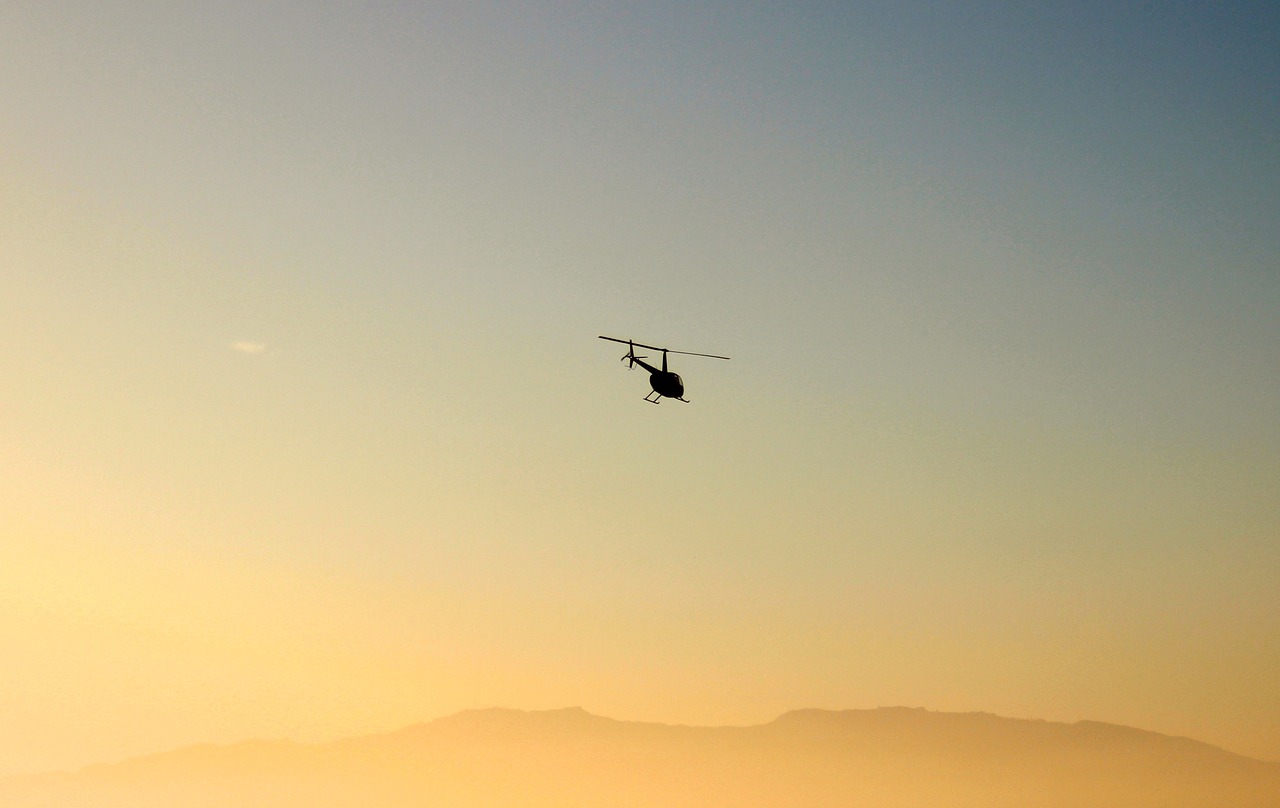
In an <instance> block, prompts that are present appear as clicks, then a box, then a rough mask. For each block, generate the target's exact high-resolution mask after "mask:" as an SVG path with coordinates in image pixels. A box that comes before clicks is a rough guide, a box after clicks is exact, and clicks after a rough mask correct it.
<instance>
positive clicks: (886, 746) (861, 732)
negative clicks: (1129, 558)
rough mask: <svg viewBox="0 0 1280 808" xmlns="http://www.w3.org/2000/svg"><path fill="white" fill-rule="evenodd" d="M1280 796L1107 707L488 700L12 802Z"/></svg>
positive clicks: (1240, 760)
mask: <svg viewBox="0 0 1280 808" xmlns="http://www.w3.org/2000/svg"><path fill="white" fill-rule="evenodd" d="M854 805H869V806H878V807H879V808H907V806H911V808H951V807H953V806H954V807H955V808H960V807H961V806H964V807H966V808H967V807H969V806H972V808H1001V807H1002V806H1009V808H1013V806H1017V807H1018V808H1035V807H1036V806H1046V807H1048V806H1053V807H1054V808H1079V807H1080V806H1088V807H1090V808H1108V807H1109V806H1114V807H1115V808H1145V807H1146V806H1150V807H1151V808H1154V807H1155V806H1160V808H1183V807H1184V806H1186V807H1187V808H1190V806H1204V808H1209V806H1213V808H1221V807H1222V806H1232V807H1233V808H1263V807H1265V808H1280V763H1265V762H1261V761H1256V760H1251V759H1249V758H1245V757H1241V756H1239V755H1234V754H1231V753H1229V752H1226V751H1224V750H1222V749H1218V748H1216V747H1213V746H1210V745H1208V744H1204V743H1200V742H1197V741H1193V740H1189V739H1186V738H1174V737H1169V736H1166V735H1159V734H1156V733H1153V732H1145V731H1142V730H1137V729H1132V728H1129V727H1121V726H1115V725H1110V724H1101V723H1096V722H1089V721H1084V722H1079V723H1076V724H1060V723H1052V722H1048V721H1028V720H1020V719H1010V718H1001V717H998V716H994V715H988V714H985V713H938V712H931V711H928V710H918V709H908V708H902V707H894V708H883V709H878V710H845V711H839V712H832V711H825V710H800V711H796V712H791V713H787V714H785V715H783V716H781V717H780V718H778V719H776V720H774V721H772V722H770V723H768V724H762V725H759V726H752V727H688V726H672V725H666V724H647V723H637V722H627V721H614V720H612V719H608V718H601V717H599V716H595V715H591V714H589V713H587V712H585V711H583V710H580V709H576V708H572V709H566V710H551V711H545V712H521V711H517V710H502V709H492V710H474V711H468V712H463V713H459V714H457V715H454V716H450V717H448V718H442V719H440V720H438V721H432V722H430V723H426V724H419V725H415V726H411V727H408V728H406V729H403V730H399V731H397V732H392V733H388V734H384V735H372V736H367V737H361V738H352V739H349V740H344V741H338V742H334V743H328V744H315V745H307V744H297V743H291V742H265V741H253V742H247V743H241V744H233V745H229V746H213V745H203V746H194V747H190V748H187V749H180V750H177V751H174V752H166V753H163V754H158V755H151V756H148V757H141V758H134V759H132V760H127V761H124V762H122V763H115V764H104V765H96V766H90V767H88V768H86V769H83V770H81V771H78V772H74V773H63V774H49V775H39V776H32V777H20V778H8V779H4V780H0V806H4V808H55V806H56V808H90V806H92V808H111V807H113V806H120V808H124V807H125V806H128V808H173V806H183V808H214V807H215V806H217V808H222V807H223V806H226V808H232V807H233V806H234V808H259V807H261V808H268V807H269V808H292V807H293V806H298V807H299V808H301V807H302V806H306V807H307V808H339V807H341V808H348V807H351V808H354V806H361V808H365V807H366V806H377V807H378V808H401V807H404V808H407V807H408V806H423V807H424V808H425V807H427V806H430V808H451V807H452V806H466V807H467V808H471V807H472V806H475V808H504V807H505V806H510V807H511V808H516V806H519V807H520V808H542V807H543V806H546V808H551V806H555V807H556V808H565V807H566V806H573V807H574V808H586V807H587V806H608V807H609V808H621V807H622V806H664V808H678V807H684V806H688V808H694V806H697V808H715V807H716V806H733V808H756V807H757V806H759V807H760V808H763V807H764V806H769V808H782V807H784V806H789V807H794V808H810V807H814V808H817V807H818V806H841V807H842V808H843V807H844V806H854Z"/></svg>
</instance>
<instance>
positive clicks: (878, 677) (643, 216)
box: [0, 0, 1280, 773]
mask: <svg viewBox="0 0 1280 808" xmlns="http://www.w3.org/2000/svg"><path fill="white" fill-rule="evenodd" d="M1278 42H1280V11H1278V10H1277V7H1276V6H1275V4H1273V3H1264V2H1258V3H1232V2H1224V3H1212V4H1210V3H1182V2H1163V3H1115V2H1096V3H1095V2H1077V3H1067V4H1058V3H1024V4H1003V3H1001V4H995V3H958V2H957V3H902V2H885V3H878V2H871V3H862V4H829V3H815V4H807V5H802V6H801V7H800V8H792V7H790V6H786V5H785V4H774V3H744V2H738V3H665V2H662V3H645V4H624V3H591V4H569V3H557V4H543V3H512V4H487V3H474V2H459V3H410V2H377V3H365V4H315V3H303V2H281V3H269V4H264V3H259V2H242V1H241V0H228V1H227V2H221V3H200V4H196V3H171V2H134V1H133V0H118V1H117V2H110V3H97V2H65V3H36V2H14V3H5V4H4V6H3V8H0V108H3V109H4V110H5V112H4V113H3V115H0V207H2V209H0V245H3V251H2V256H3V257H2V258H0V279H2V280H3V289H2V292H0V349H2V350H3V362H4V375H3V382H2V384H3V399H2V401H3V404H2V405H0V407H2V408H0V415H2V416H3V417H0V646H3V648H5V649H6V653H5V657H6V661H5V662H4V664H2V665H0V773H6V772H19V771H34V770H40V769H48V768H59V767H71V766H79V765H83V764H85V763H89V762H95V761H101V760H112V759H118V758H120V757H124V756H128V755H133V754H141V753H145V752H150V751H157V750H161V749H167V748H172V747H176V746H181V745H185V744H190V743H195V742H203V741H219V742H224V741H233V740H239V739H244V738H250V737H290V738H295V739H298V740H321V739H329V738H336V737H341V736H347V735H354V734H359V733H365V732H375V731H384V730H389V729H393V728H396V727H399V726H402V725H405V724H408V723H412V722H415V721H419V720H425V719H430V718H434V717H437V716H440V715H445V714H448V713H452V712H456V711H458V710H461V709H466V708H472V707H486V706H493V705H499V706H506V707H515V708H522V709H543V708H551V707H561V706H566V705H581V706H583V707H585V708H586V709H588V710H590V711H592V712H596V713H600V714H604V715H608V716H611V717H615V718H624V719H636V720H656V721H667V722H678V723H695V724H720V723H731V724H749V723H756V722H762V721H766V720H769V719H771V718H773V717H774V716H775V715H777V714H778V713H781V712H783V711H785V710H788V709H792V708H797V707H825V708H868V707H876V706H881V705H910V706H923V707H929V708H932V709H939V710H953V711H968V710H983V711H990V712H995V713H999V714H1002V715H1008V716H1014V717H1034V718H1044V719H1050V720H1061V721H1074V720H1079V719H1094V720H1101V721H1109V722H1115V723H1121V724H1131V725H1135V726H1140V727H1143V728H1146V729H1151V730H1155V731H1159V732H1165V733H1170V734H1175V735H1189V736H1193V737H1196V738H1199V739H1202V740H1205V741H1209V742H1211V743H1215V744H1219V745H1222V746H1225V747H1227V748H1229V749H1231V750H1233V751H1237V752H1242V753H1245V754H1249V755H1253V756H1256V757H1262V758H1267V759H1272V760H1280V587H1278V586H1277V585H1276V581H1277V580H1280V482H1278V481H1280V417H1278V416H1280V361H1278V360H1277V357H1280V45H1278V44H1277V43H1278ZM597 334H611V335H614V336H620V337H624V338H625V337H633V338H635V339H637V340H640V341H643V342H649V343H651V344H661V345H669V346H671V347H673V348H678V349H684V350H690V351H702V352H710V353H722V354H727V355H729V356H732V357H733V360H732V361H731V362H716V361H713V360H701V359H696V358H692V357H683V358H680V360H679V362H678V363H677V365H676V367H677V369H678V370H680V371H681V373H682V374H683V375H684V377H685V382H686V385H687V388H688V393H687V395H688V397H689V398H690V399H691V400H692V402H693V403H691V404H688V405H683V404H679V403H675V402H667V403H664V404H663V405H662V406H660V407H653V406H649V405H647V404H645V403H644V402H643V401H641V398H642V397H643V396H644V394H645V393H646V392H647V390H648V385H647V380H646V378H645V377H644V374H643V373H642V372H634V373H628V372H627V371H626V369H625V368H624V366H622V365H621V364H619V363H618V361H617V360H618V357H619V356H620V355H621V353H622V347H621V346H618V345H613V344H608V343H604V342H601V341H599V340H597V339H596V335H597Z"/></svg>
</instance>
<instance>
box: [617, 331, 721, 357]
mask: <svg viewBox="0 0 1280 808" xmlns="http://www.w3.org/2000/svg"><path fill="white" fill-rule="evenodd" d="M600 339H607V340H609V341H610V342H620V343H622V344H623V345H632V346H635V347H636V348H648V349H649V350H651V351H662V352H663V353H673V354H684V355H685V356H705V357H707V358H708V359H728V358H729V357H727V356H720V355H718V354H709V353H694V352H693V351H673V350H671V349H670V348H659V347H658V346H656V345H642V344H641V343H639V342H634V341H632V340H629V339H618V338H617V337H606V336H601V337H600Z"/></svg>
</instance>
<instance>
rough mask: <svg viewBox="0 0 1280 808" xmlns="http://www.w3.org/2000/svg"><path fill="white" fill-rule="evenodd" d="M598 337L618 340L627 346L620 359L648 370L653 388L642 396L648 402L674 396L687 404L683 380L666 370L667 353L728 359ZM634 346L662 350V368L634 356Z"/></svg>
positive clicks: (678, 375)
mask: <svg viewBox="0 0 1280 808" xmlns="http://www.w3.org/2000/svg"><path fill="white" fill-rule="evenodd" d="M600 339H607V340H609V341H610V342H620V343H622V344H623V345H626V346H627V352H626V354H624V355H623V357H622V361H623V362H626V363H627V368H628V369H631V368H634V367H635V366H636V365H639V366H640V367H642V368H644V369H645V370H647V371H649V385H650V386H651V387H652V388H653V392H651V393H649V395H647V396H645V397H644V400H645V401H647V402H649V403H650V404H660V403H662V399H664V398H674V399H675V400H676V401H683V402H684V403H686V404H688V403H689V399H687V398H685V397H684V381H683V380H682V379H681V378H680V374H679V373H676V372H675V371H671V370H667V354H669V353H673V354H683V355H685V356H705V357H707V358H708V359H728V358H729V357H727V356H717V355H716V354H706V353H694V352H692V351H673V350H671V349H670V348H655V347H654V346H652V345H641V344H640V343H638V342H636V341H634V340H629V339H618V338H617V337H605V336H601V337H600ZM636 348H645V349H647V350H650V351H662V369H661V370H659V369H658V368H655V367H654V366H653V365H650V364H649V363H648V362H645V361H644V360H645V359H647V358H648V357H646V356H636Z"/></svg>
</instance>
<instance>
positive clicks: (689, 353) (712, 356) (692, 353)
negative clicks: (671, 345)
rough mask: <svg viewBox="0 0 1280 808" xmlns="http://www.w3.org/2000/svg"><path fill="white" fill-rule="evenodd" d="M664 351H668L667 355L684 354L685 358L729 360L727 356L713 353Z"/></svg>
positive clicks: (664, 349)
mask: <svg viewBox="0 0 1280 808" xmlns="http://www.w3.org/2000/svg"><path fill="white" fill-rule="evenodd" d="M663 351H666V353H678V354H684V355H685V356H705V357H707V358H708V359H728V358H729V357H727V356H719V355H717V354H713V353H694V352H693V351H668V350H667V349H666V348H663Z"/></svg>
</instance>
